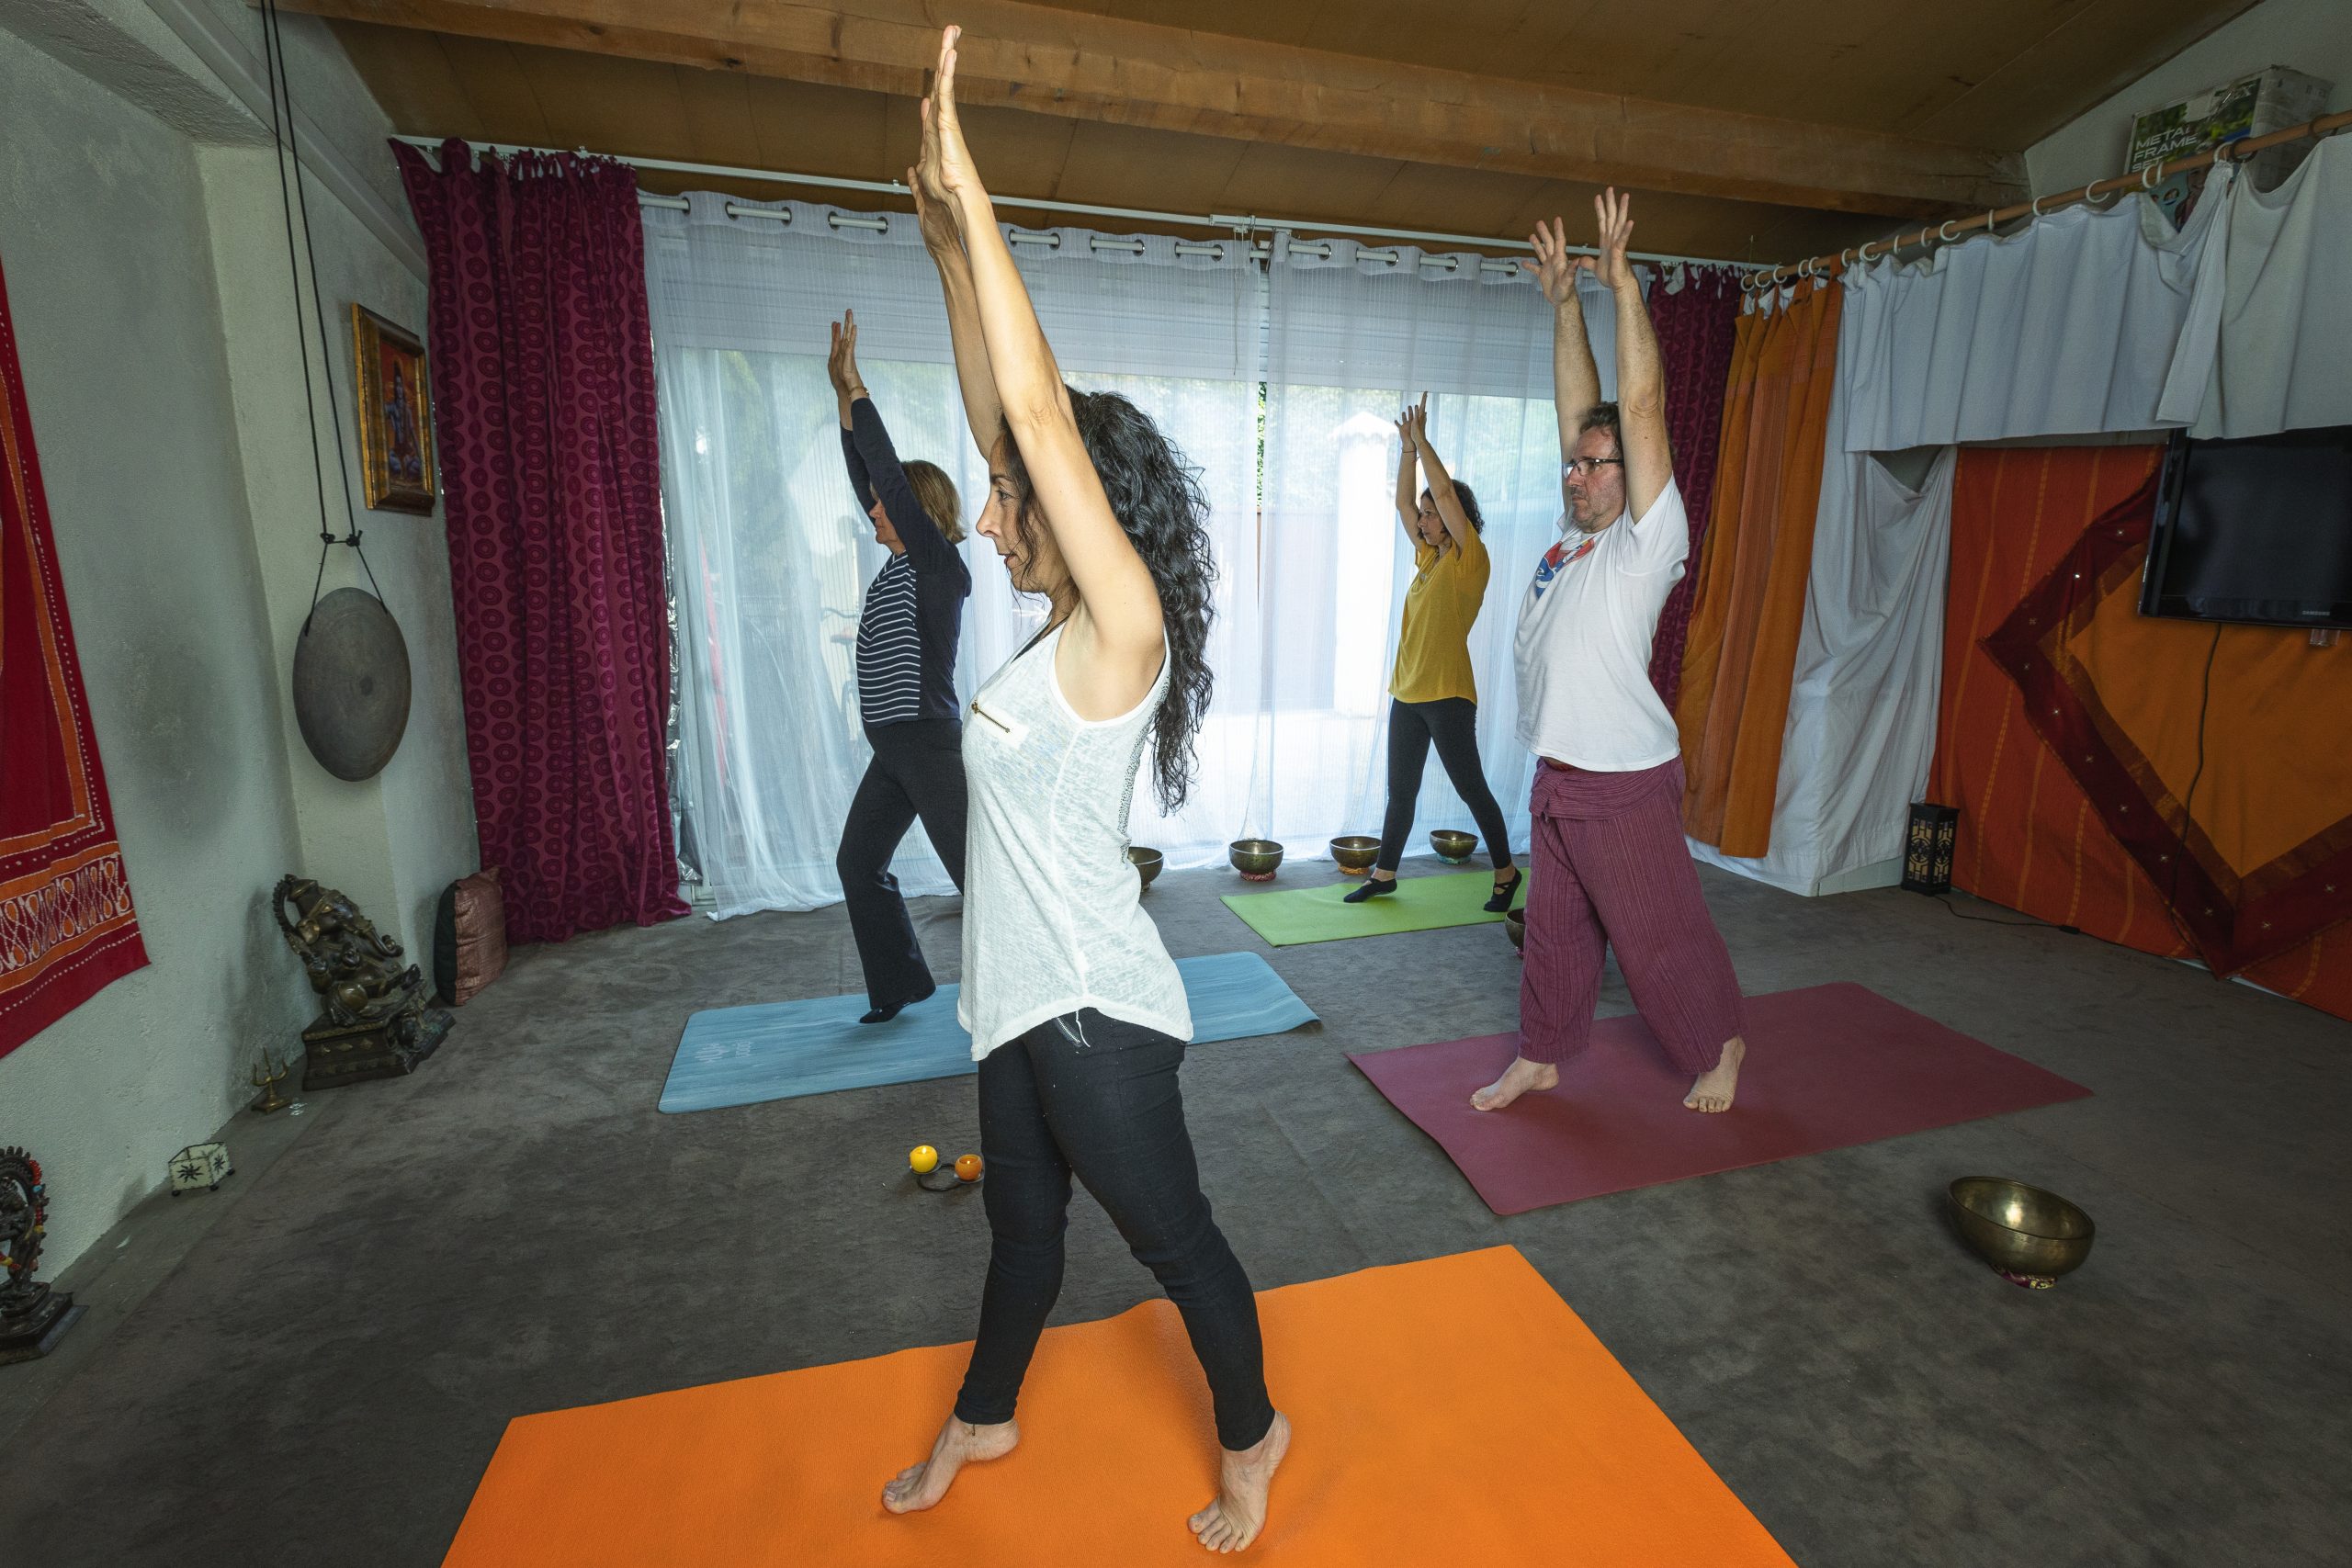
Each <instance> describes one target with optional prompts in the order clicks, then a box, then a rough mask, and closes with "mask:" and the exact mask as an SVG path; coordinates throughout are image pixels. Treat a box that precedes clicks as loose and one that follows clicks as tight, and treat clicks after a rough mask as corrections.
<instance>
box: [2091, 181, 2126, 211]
mask: <svg viewBox="0 0 2352 1568" xmlns="http://www.w3.org/2000/svg"><path fill="white" fill-rule="evenodd" d="M2097 185H2098V182H2097V181H2093V182H2092V184H2090V185H2086V186H2084V187H2083V205H2084V206H2085V207H2090V208H2096V209H2098V210H2099V211H2101V212H2104V211H2106V210H2107V209H2109V208H2110V207H2113V206H2114V205H2115V198H2116V197H2119V196H2121V195H2122V194H2123V193H2122V192H2121V191H2120V190H2115V189H2112V188H2110V189H2109V191H2108V192H2107V199H2106V200H2104V201H2102V200H2100V199H2099V198H2098V196H2097V195H2095V194H2093V193H2094V191H2095V190H2096V188H2097Z"/></svg>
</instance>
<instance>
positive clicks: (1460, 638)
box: [1388, 528, 1489, 703]
mask: <svg viewBox="0 0 2352 1568" xmlns="http://www.w3.org/2000/svg"><path fill="white" fill-rule="evenodd" d="M1488 570H1489V564H1488V561H1487V547H1486V545H1485V544H1484V543H1482V542H1481V541H1480V540H1479V538H1478V531H1477V530H1476V528H1473V529H1472V530H1471V531H1470V536H1469V537H1468V538H1466V539H1464V541H1463V542H1462V547H1460V548H1459V549H1453V550H1448V551H1446V552H1445V553H1444V554H1443V555H1442V556H1441V555H1440V554H1438V552H1437V551H1435V550H1433V549H1431V548H1430V547H1428V546H1427V545H1424V544H1421V543H1420V542H1419V541H1418V540H1416V541H1415V542H1414V546H1413V586H1412V588H1411V589H1410V590H1409V591H1408V592H1407V593H1406V594H1405V624H1404V626H1402V627H1401V628H1400V629H1399V630H1398V631H1397V671H1396V674H1395V675H1394V677H1393V678H1391V680H1390V681H1389V682H1388V694H1389V695H1390V696H1392V697H1395V698H1396V699H1397V701H1399V702H1407V703H1434V702H1439V701H1442V699H1444V698H1447V697H1466V698H1467V699H1469V700H1470V701H1471V702H1474V703H1475V702H1476V701H1477V700H1478V682H1477V678H1476V676H1474V675H1473V674H1471V672H1470V627H1471V625H1472V623H1474V622H1476V620H1477V618H1478V605H1479V604H1480V602H1481V601H1483V600H1484V599H1485V598H1486V596H1487V571H1488Z"/></svg>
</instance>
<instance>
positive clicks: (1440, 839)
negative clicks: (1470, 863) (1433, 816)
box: [1430, 828, 1478, 865]
mask: <svg viewBox="0 0 2352 1568" xmlns="http://www.w3.org/2000/svg"><path fill="white" fill-rule="evenodd" d="M1477 847H1478V835H1477V834H1476V833H1465V832H1464V831H1463V830H1462V829H1459V828H1432V829H1430V848H1431V849H1433V850H1435V851H1436V852H1437V858H1438V859H1440V860H1442V861H1443V862H1444V863H1446V864H1448V865H1460V864H1461V863H1463V862H1464V861H1466V860H1468V859H1469V858H1470V852H1471V851H1472V850H1475V849H1476V848H1477Z"/></svg>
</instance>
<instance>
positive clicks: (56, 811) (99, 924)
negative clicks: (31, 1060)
mask: <svg viewBox="0 0 2352 1568" xmlns="http://www.w3.org/2000/svg"><path fill="white" fill-rule="evenodd" d="M0 758H6V760H7V765H6V767H0V1056H5V1055H7V1054H8V1053H9V1052H11V1051H13V1050H15V1049H16V1048H17V1046H19V1045H21V1044H23V1043H25V1042H26V1041H28V1040H29V1039H31V1038H32V1037H33V1036H34V1035H35V1034H37V1033H39V1032H40V1031H41V1030H43V1029H46V1028H47V1027H49V1025H51V1024H52V1023H54V1022H56V1021H58V1020H59V1019H61V1018H62V1017H64V1016H65V1015H66V1014H67V1013H69V1012H71V1011H73V1010H74V1009H75V1008H77V1007H79V1006H81V1005H82V1004H83V1003H84V1002H85V1001H87V1000H88V999H89V998H92V997H94V996H96V994H97V993H98V992H99V991H100V990H102V989H103V988H105V987H107V985H109V984H111V983H112V982H114V981H116V980H119V979H120V978H121V977H122V976H125V975H128V974H130V972H131V971H132V970H134V969H138V968H141V967H142V966H144V965H145V964H146V962H147V949H146V946H145V944H144V943H142V942H141V941H140V937H139V918H138V916H137V914H136V913H135V912H134V911H133V910H132V908H131V907H130V878H129V877H128V876H127V875H126V874H125V873H124V871H123V866H122V847H121V845H120V844H119V843H117V842H116V840H115V833H114V809H113V807H112V804H111V803H110V802H109V801H108V800H107V781H106V775H105V773H103V772H101V771H100V769H99V766H98V741H97V737H96V735H95V734H94V733H93V732H92V731H91V728H90V705H89V702H88V700H87V698H86V697H85V695H84V694H83V690H82V667H81V664H80V662H79V661H78V660H76V659H75V658H74V626H73V622H72V621H71V620H70V619H69V618H68V617H67V615H66V613H65V584H64V582H63V581H62V579H61V578H60V576H59V575H58V570H57V545H56V538H55V536H54V535H52V534H51V531H50V525H49V502H48V498H47V496H46V495H45V494H44V493H43V491H42V490H41V482H40V458H39V457H37V456H36V455H35V453H34V449H33V422H32V413H31V410H30V408H29V406H28V401H27V399H26V396H25V382H24V376H23V373H22V371H21V369H20V368H19V367H18V365H17V336H16V328H15V325H14V323H13V321H12V320H11V318H10V316H9V313H8V289H7V280H6V276H5V275H0Z"/></svg>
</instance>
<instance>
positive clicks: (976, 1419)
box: [956, 1008, 1274, 1450]
mask: <svg viewBox="0 0 2352 1568" xmlns="http://www.w3.org/2000/svg"><path fill="white" fill-rule="evenodd" d="M1183 1060H1184V1043H1183V1042H1182V1041H1181V1040H1177V1039H1174V1038H1172V1037H1170V1036H1169V1035H1165V1034H1161V1033H1159V1032H1157V1031H1156V1030H1150V1029H1145V1028H1142V1027H1140V1026H1138V1025H1136V1024H1132V1023H1123V1022H1120V1021H1117V1020H1115V1019H1109V1018H1105V1017H1103V1014H1102V1013H1100V1012H1097V1011H1096V1010H1094V1009H1092V1008H1089V1009H1087V1010H1085V1011H1083V1012H1079V1013H1073V1014H1069V1015H1068V1016H1066V1017H1062V1018H1057V1019H1049V1020H1047V1021H1046V1022H1044V1023H1041V1024H1039V1025H1038V1026H1037V1027H1036V1028H1035V1029H1033V1030H1031V1031H1029V1032H1028V1033H1026V1034H1023V1035H1022V1036H1021V1037H1020V1038H1018V1039H1015V1040H1009V1041H1007V1042H1005V1043H1003V1044H1001V1045H1000V1046H998V1047H997V1048H996V1049H995V1050H993V1051H991V1052H989V1054H988V1055H986V1056H985V1057H983V1058H981V1061H980V1154H981V1156H982V1157H983V1158H984V1159H985V1160H986V1161H987V1168H988V1183H987V1185H986V1186H984V1187H982V1188H981V1189H980V1193H981V1197H982V1198H983V1200H984V1201H985V1202H986V1205H987V1208H988V1214H989V1231H990V1232H991V1233H992V1235H993V1237H994V1245H993V1247H991V1249H990V1251H989V1280H988V1286H987V1289H986V1291H985V1292H983V1294H982V1295H981V1297H980V1331H979V1336H978V1339H977V1340H976V1341H975V1342H974V1344H973V1346H972V1361H971V1367H970V1369H969V1370H968V1371H967V1372H966V1373H965V1374H964V1388H963V1392H962V1393H959V1394H957V1395H956V1419H957V1420H959V1421H969V1422H971V1423H973V1424H975V1425H978V1426H993V1425H995V1424H997V1423H999V1422H1002V1421H1010V1420H1012V1409H1013V1405H1014V1403H1015V1402H1016V1401H1017V1400H1018V1399H1019V1398H1020V1396H1021V1380H1022V1378H1023V1375H1024V1374H1025V1373H1026V1372H1027V1371H1028V1370H1029V1358H1030V1356H1031V1355H1032V1353H1034V1352H1035V1350H1036V1348H1037V1337H1038V1335H1039V1334H1041V1333H1043V1332H1044V1331H1045V1327H1046V1315H1047V1314H1050V1313H1051V1312H1052V1311H1053V1308H1054V1298H1055V1297H1056V1296H1057V1295H1059V1294H1060V1293H1061V1288H1062V1232H1063V1230H1064V1228H1065V1226H1066V1224H1067V1222H1068V1216H1069V1179H1070V1175H1071V1173H1072V1172H1073V1171H1075V1172H1076V1173H1077V1175H1078V1179H1080V1181H1083V1182H1085V1183H1086V1190H1088V1191H1089V1192H1091V1193H1093V1194H1094V1197H1095V1201H1097V1202H1099V1203H1101V1204H1102V1205H1103V1210H1104V1212H1105V1213H1108V1214H1109V1215H1110V1216H1111V1223H1112V1224H1115V1225H1117V1226H1118V1227H1119V1235H1122V1236H1124V1237H1125V1239H1126V1243H1127V1247H1128V1249H1129V1250H1130V1251H1132V1252H1133V1253H1134V1254H1135V1255H1136V1258H1137V1260H1139V1261H1140V1262H1141V1263H1142V1264H1143V1265H1144V1267H1146V1268H1148V1269H1150V1270H1151V1271H1152V1273H1153V1274H1154V1275H1155V1276H1157V1277H1158V1279H1159V1285H1160V1289H1162V1290H1164V1291H1166V1292H1168V1299H1169V1300H1170V1301H1172V1302H1174V1303H1176V1308H1177V1310H1178V1311H1179V1312H1181V1313H1182V1314H1183V1317H1184V1332H1185V1333H1186V1334H1187V1335H1189V1336H1190V1337H1191V1338H1192V1341H1193V1355H1195V1356H1197V1357H1199V1358H1200V1362H1201V1371H1204V1372H1205V1373H1206V1374H1207V1375H1208V1382H1209V1393H1210V1396H1211V1398H1212V1399H1213V1400H1214V1401H1215V1403H1216V1437H1217V1441H1218V1442H1219V1443H1221V1444H1223V1445H1224V1446H1225V1447H1227V1448H1228V1449H1235V1450H1239V1449H1247V1448H1250V1447H1251V1446H1252V1445H1254V1444H1255V1443H1257V1441H1258V1440H1259V1439H1260V1438H1263V1437H1264V1436H1265V1435H1266V1432H1267V1430H1268V1429H1269V1428H1270V1427H1272V1426H1273V1424H1274V1407H1273V1404H1272V1401H1270V1400H1269V1399H1268V1398H1267V1396H1266V1371H1265V1352H1264V1347H1263V1344H1262V1342H1261V1340H1260V1338H1259V1334H1258V1303H1257V1299H1256V1298H1255V1297H1254V1296H1253V1295H1252V1294H1251V1293H1250V1276H1249V1275H1247V1274H1246V1273H1244V1272H1242V1269H1241V1262H1240V1260H1239V1259H1238V1258H1235V1257H1234V1256H1233V1248H1232V1247H1229V1246H1227V1244H1226V1239H1225V1233H1224V1232H1222V1231H1220V1230H1218V1229H1217V1228H1216V1222H1215V1221H1214V1220H1212V1219H1210V1218H1209V1201H1208V1199H1206V1198H1205V1197H1204V1196H1202V1193H1201V1179H1200V1172H1199V1169H1198V1168H1197V1167H1196V1166H1195V1165H1194V1164H1193V1138H1192V1134H1190V1133H1189V1132H1187V1131H1186V1130H1185V1127H1184V1098H1183V1094H1182V1091H1181V1090H1180V1089H1178V1088H1177V1085H1176V1069H1177V1068H1178V1067H1179V1066H1182V1063H1183Z"/></svg>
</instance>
